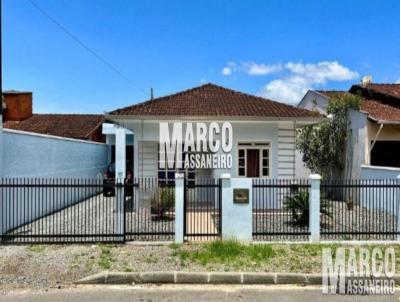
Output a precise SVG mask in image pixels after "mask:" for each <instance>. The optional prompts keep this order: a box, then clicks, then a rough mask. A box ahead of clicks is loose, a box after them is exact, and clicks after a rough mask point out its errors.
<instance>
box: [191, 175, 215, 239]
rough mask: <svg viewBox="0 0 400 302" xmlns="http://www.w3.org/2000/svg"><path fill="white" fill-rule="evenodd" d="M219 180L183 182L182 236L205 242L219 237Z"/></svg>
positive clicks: (206, 179)
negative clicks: (183, 213)
mask: <svg viewBox="0 0 400 302" xmlns="http://www.w3.org/2000/svg"><path fill="white" fill-rule="evenodd" d="M221 203H222V189H221V180H220V179H214V178H205V179H196V180H190V179H185V180H184V212H185V215H184V236H185V240H186V241H192V240H198V241H206V240H212V239H215V238H219V237H220V236H221V229H222V228H221V210H222V206H221Z"/></svg>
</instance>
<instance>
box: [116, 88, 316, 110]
mask: <svg viewBox="0 0 400 302" xmlns="http://www.w3.org/2000/svg"><path fill="white" fill-rule="evenodd" d="M110 114H111V115H130V116H216V117H289V118H297V117H298V118H310V117H311V118H319V117H321V116H320V114H319V113H317V112H313V111H309V110H306V109H301V108H297V107H293V106H290V105H287V104H283V103H278V102H275V101H271V100H268V99H265V98H262V97H257V96H254V95H250V94H245V93H242V92H238V91H234V90H231V89H227V88H224V87H221V86H217V85H215V84H205V85H202V86H200V87H195V88H192V89H189V90H185V91H182V92H179V93H175V94H171V95H168V96H164V97H160V98H156V99H153V100H149V101H146V102H143V103H140V104H136V105H132V106H128V107H125V108H121V109H117V110H114V111H112V112H110Z"/></svg>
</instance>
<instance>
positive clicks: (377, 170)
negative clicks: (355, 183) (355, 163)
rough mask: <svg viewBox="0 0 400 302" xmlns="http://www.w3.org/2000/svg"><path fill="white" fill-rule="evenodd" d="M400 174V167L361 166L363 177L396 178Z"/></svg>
mask: <svg viewBox="0 0 400 302" xmlns="http://www.w3.org/2000/svg"><path fill="white" fill-rule="evenodd" d="M398 175H400V168H393V167H376V166H369V165H362V166H361V178H362V179H396V178H397V176H398Z"/></svg>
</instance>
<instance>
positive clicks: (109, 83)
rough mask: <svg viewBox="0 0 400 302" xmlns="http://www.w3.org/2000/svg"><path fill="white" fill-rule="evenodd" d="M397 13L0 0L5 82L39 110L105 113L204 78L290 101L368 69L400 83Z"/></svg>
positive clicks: (339, 6)
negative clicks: (0, 5) (0, 3)
mask: <svg viewBox="0 0 400 302" xmlns="http://www.w3.org/2000/svg"><path fill="white" fill-rule="evenodd" d="M32 2H33V3H34V4H35V5H36V8H35V6H34V5H32ZM37 7H39V8H40V9H42V11H44V12H45V14H46V15H47V16H50V18H51V19H52V20H55V21H56V22H57V23H58V24H60V25H61V26H62V27H63V28H64V29H65V30H67V31H68V32H69V33H71V34H72V35H73V36H74V37H75V38H77V39H78V40H79V42H81V43H83V45H84V46H82V44H79V43H78V42H77V41H76V40H74V39H72V38H71V37H70V36H69V35H68V34H67V33H66V32H65V31H63V30H62V29H61V28H60V27H59V26H57V25H56V24H54V22H52V21H51V20H50V19H49V17H46V16H44V15H43V13H42V12H40V11H39V10H38V9H37ZM399 16H400V1H389V0H388V1H369V0H363V1H357V0H354V1H323V0H322V1H321V0H319V1H294V0H293V1H272V0H271V1H267V0H263V1H257V0H247V1H239V0H237V1H235V0H230V1H225V0H202V1H199V0H197V1H195V0H185V1H183V0H182V1H174V0H169V1H156V0H153V1H143V0H140V1H136V0H3V87H4V89H5V90H6V89H15V90H22V91H32V92H33V109H34V112H36V113H103V112H107V111H111V110H113V109H116V108H120V107H123V106H128V105H131V104H135V103H138V102H141V101H145V100H147V99H149V97H150V88H153V89H154V96H155V97H158V96H162V95H167V94H170V93H174V92H178V91H181V90H185V89H189V88H192V87H195V86H199V85H202V84H204V83H209V82H211V83H215V84H218V85H222V86H224V87H227V88H232V89H235V90H239V91H243V92H246V93H250V94H255V95H260V96H263V97H266V98H270V99H273V100H276V101H280V102H286V103H289V104H297V103H298V102H299V101H300V99H301V97H302V96H303V95H304V93H305V92H306V91H307V90H308V89H346V90H347V89H348V88H349V87H350V86H351V85H352V84H354V83H359V82H360V80H361V78H362V77H363V76H365V75H372V78H373V82H377V83H379V82H385V83H394V82H400V18H399ZM85 47H86V48H85ZM88 49H89V50H90V51H88ZM99 57H101V58H102V59H103V60H104V61H105V62H106V64H105V63H104V61H101V59H99ZM107 64H108V65H107ZM110 65H111V66H112V68H110Z"/></svg>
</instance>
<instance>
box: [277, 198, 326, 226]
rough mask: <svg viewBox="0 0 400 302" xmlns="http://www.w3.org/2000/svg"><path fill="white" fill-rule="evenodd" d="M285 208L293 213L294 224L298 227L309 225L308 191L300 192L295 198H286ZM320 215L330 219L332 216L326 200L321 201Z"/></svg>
mask: <svg viewBox="0 0 400 302" xmlns="http://www.w3.org/2000/svg"><path fill="white" fill-rule="evenodd" d="M283 207H284V209H285V210H288V211H290V212H291V213H292V218H293V223H294V224H295V225H297V226H301V227H305V226H308V224H309V217H310V204H309V193H308V191H300V192H298V193H296V194H294V195H293V196H288V197H286V199H285V201H284V203H283ZM320 213H321V214H324V215H326V216H328V217H331V214H330V213H329V210H328V203H327V201H326V200H325V199H321V202H320Z"/></svg>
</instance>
